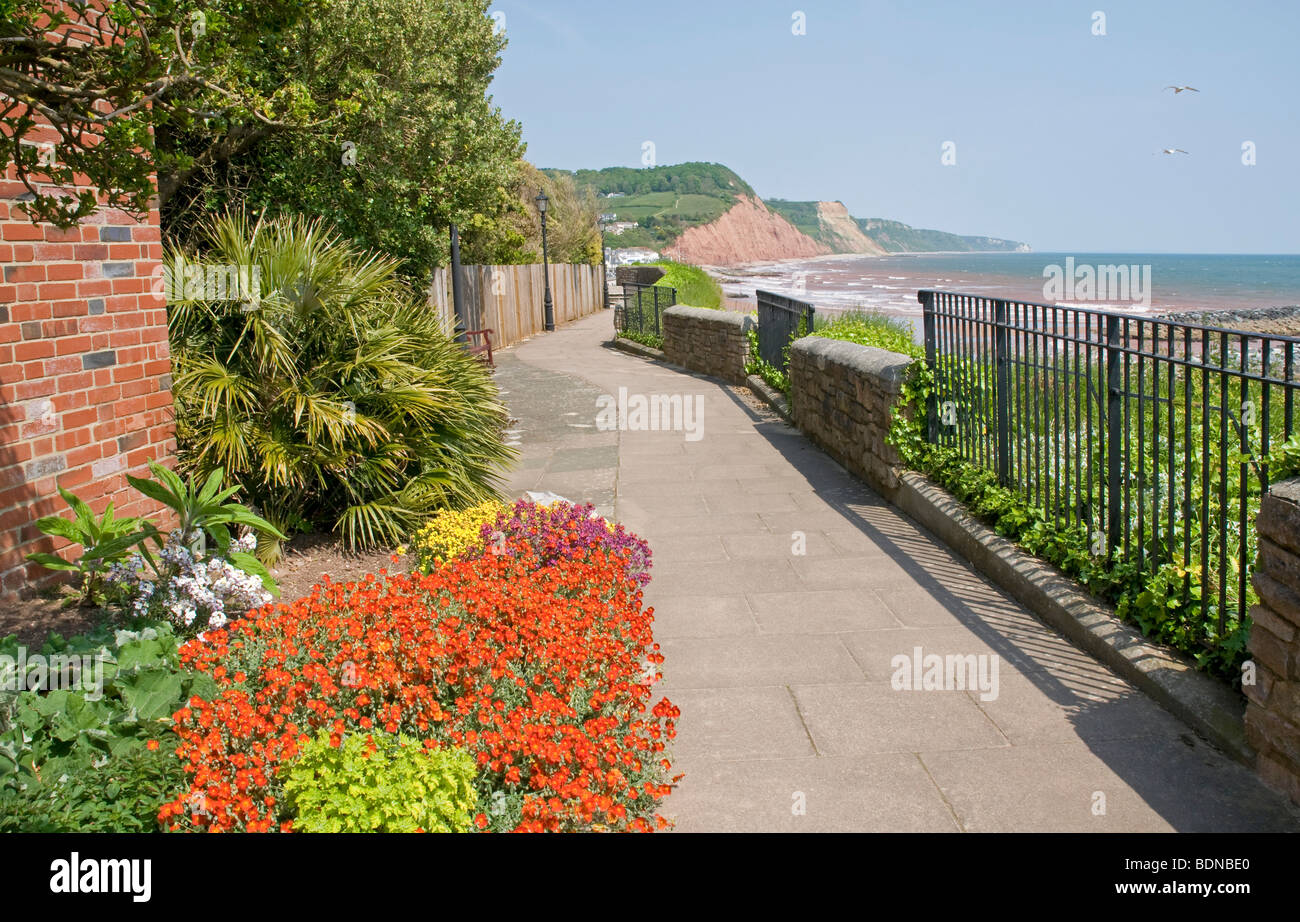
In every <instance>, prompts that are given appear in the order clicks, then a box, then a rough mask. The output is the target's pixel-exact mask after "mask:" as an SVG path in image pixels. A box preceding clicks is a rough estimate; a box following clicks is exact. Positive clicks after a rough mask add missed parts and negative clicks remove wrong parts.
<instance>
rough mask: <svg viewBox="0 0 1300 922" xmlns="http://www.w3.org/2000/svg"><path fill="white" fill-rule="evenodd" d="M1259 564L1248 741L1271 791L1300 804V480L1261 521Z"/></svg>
mask: <svg viewBox="0 0 1300 922" xmlns="http://www.w3.org/2000/svg"><path fill="white" fill-rule="evenodd" d="M1255 524H1256V528H1257V530H1258V532H1259V561H1258V564H1257V566H1256V568H1255V576H1254V585H1255V590H1256V591H1257V592H1258V593H1259V599H1260V604H1259V605H1256V606H1254V607H1253V608H1252V609H1251V610H1250V616H1251V620H1252V622H1253V624H1252V626H1251V629H1250V657H1251V659H1250V662H1251V663H1253V665H1254V667H1255V682H1254V684H1253V685H1252V684H1250V683H1249V682H1248V681H1243V683H1242V690H1243V691H1244V692H1245V693H1246V700H1247V704H1246V739H1247V740H1249V741H1250V744H1251V745H1252V746H1254V747H1255V751H1256V752H1257V753H1258V756H1257V760H1256V767H1257V768H1258V770H1259V773H1260V776H1261V777H1262V778H1263V779H1264V781H1265V782H1266V783H1268V784H1269V785H1271V786H1272V787H1275V788H1277V789H1278V790H1280V791H1282V792H1283V793H1285V794H1286V795H1287V796H1289V797H1290V798H1291V799H1292V800H1293V801H1295V802H1296V803H1300V479H1296V480H1286V481H1283V482H1281V483H1276V484H1273V486H1272V488H1271V491H1270V492H1269V493H1268V494H1266V495H1265V496H1264V498H1263V500H1262V501H1261V503H1260V508H1259V515H1258V516H1257V518H1256V520H1255Z"/></svg>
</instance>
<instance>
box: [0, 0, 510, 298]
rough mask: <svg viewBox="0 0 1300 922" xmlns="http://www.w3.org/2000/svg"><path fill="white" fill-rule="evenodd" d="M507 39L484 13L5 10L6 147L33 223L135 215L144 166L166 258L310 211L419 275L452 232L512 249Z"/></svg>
mask: <svg viewBox="0 0 1300 922" xmlns="http://www.w3.org/2000/svg"><path fill="white" fill-rule="evenodd" d="M504 44H505V37H504V35H503V34H500V33H498V32H497V31H496V30H495V29H494V23H493V20H492V19H491V18H490V17H489V16H488V0H432V2H430V0H112V2H107V3H97V4H94V5H91V4H80V3H68V4H64V3H60V2H58V0H0V135H2V137H0V140H2V141H3V143H4V144H5V145H6V147H7V148H8V151H7V153H8V154H9V159H12V160H14V161H15V162H16V163H17V165H18V174H19V178H20V179H21V180H22V181H23V182H24V183H26V184H27V185H28V189H29V191H30V192H31V193H32V196H31V201H30V202H29V203H28V211H29V213H30V214H31V216H32V217H33V218H34V219H40V220H49V221H54V222H56V223H59V224H61V225H64V226H66V225H69V224H72V223H75V222H76V221H78V220H80V219H82V218H84V217H86V216H87V215H88V214H90V213H91V212H92V211H93V210H94V209H95V207H96V203H97V200H99V199H101V198H102V199H104V200H105V202H106V203H107V204H108V205H110V206H112V207H119V208H123V209H125V210H127V211H129V212H131V213H133V214H135V215H136V216H141V215H143V214H144V213H145V212H147V210H148V209H149V207H150V205H151V199H152V196H153V195H154V193H155V186H154V174H155V173H156V177H157V185H156V193H157V201H158V203H159V207H160V208H161V210H162V218H163V229H164V232H165V234H166V236H167V237H168V239H169V240H172V241H173V242H175V243H177V244H179V245H188V246H193V245H196V244H197V243H198V240H199V238H200V236H201V231H200V230H199V228H200V226H201V225H202V224H203V220H204V218H205V217H207V216H208V215H210V214H213V213H220V212H222V211H224V210H227V209H234V210H247V211H252V212H263V211H264V212H267V213H269V214H270V215H272V216H274V215H277V214H305V215H311V216H320V217H323V218H325V219H326V220H328V221H329V222H330V223H331V224H332V225H334V226H335V227H337V228H338V230H339V232H340V233H342V234H343V235H344V236H346V237H348V238H350V239H352V240H353V241H355V242H357V243H358V244H359V245H360V246H362V247H364V248H367V249H378V250H381V251H383V252H385V253H388V254H390V255H392V256H394V257H395V258H396V259H397V260H398V261H399V272H401V273H402V274H404V275H405V276H407V277H408V278H409V279H416V278H423V277H424V276H425V275H426V274H427V272H428V270H429V269H431V268H432V267H433V266H436V265H440V264H445V262H446V258H447V247H448V244H447V228H448V225H449V224H450V223H452V222H456V223H459V224H461V225H462V226H465V227H467V228H469V230H470V233H471V236H473V235H474V234H475V233H479V234H481V235H482V236H484V237H485V239H487V238H491V239H493V240H494V241H495V242H496V243H497V244H498V245H499V246H500V247H503V248H504V249H505V250H506V251H507V252H509V251H510V245H511V243H512V241H511V240H509V239H505V238H503V235H502V233H501V232H500V230H499V229H498V228H496V227H495V226H494V225H495V224H496V222H498V221H500V220H502V218H503V216H505V215H506V214H507V212H508V210H509V209H511V208H514V207H516V195H515V193H516V191H517V187H518V184H519V182H520V175H521V168H520V158H521V156H522V154H523V145H522V143H521V141H520V128H519V126H518V125H517V124H516V123H514V122H511V121H507V120H506V119H505V118H504V117H503V116H502V115H501V113H500V111H499V110H498V109H497V108H496V107H495V106H494V105H493V104H492V100H491V97H490V96H489V95H488V87H489V84H490V83H491V80H492V75H493V73H494V71H495V70H496V67H497V66H498V65H499V63H500V52H501V49H502V48H503V47H504ZM42 120H43V121H44V122H48V123H50V125H52V126H53V128H52V129H51V128H50V127H46V126H45V125H44V124H43V121H42ZM52 130H53V132H54V133H55V134H56V136H57V137H56V143H55V145H54V148H53V151H52V153H51V150H50V149H49V148H48V147H46V146H41V145H42V144H44V142H46V141H48V140H49V139H50V134H51V131H52ZM78 177H85V178H88V179H89V185H85V184H84V183H83V184H82V186H81V187H80V188H78V189H75V190H74V189H71V186H72V185H73V183H74V181H75V180H76V179H77V178H78ZM525 243H526V241H523V240H515V241H513V244H514V245H515V248H516V249H517V250H520V253H519V255H520V256H522V254H524V253H526V252H527V248H526V246H523V245H524V244H525Z"/></svg>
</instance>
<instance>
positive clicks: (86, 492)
mask: <svg viewBox="0 0 1300 922" xmlns="http://www.w3.org/2000/svg"><path fill="white" fill-rule="evenodd" d="M26 194H27V190H26V189H25V188H24V187H23V185H22V184H21V183H19V182H17V181H16V179H15V171H14V167H13V165H12V163H10V164H8V165H7V166H6V170H5V173H4V174H3V176H2V177H0V600H4V599H13V598H15V597H16V596H18V595H19V594H20V593H21V592H22V591H23V590H29V589H31V588H34V587H35V586H36V585H37V584H39V583H43V582H49V581H50V580H51V579H53V578H54V575H53V574H51V573H49V572H48V571H46V570H44V569H43V568H40V567H37V566H36V565H34V564H28V563H27V562H26V560H25V559H24V558H25V555H26V554H27V553H30V552H31V551H35V550H51V549H57V548H56V546H55V545H54V543H52V542H51V541H50V540H49V539H46V538H44V537H43V536H42V535H40V533H39V532H38V531H37V530H36V528H35V526H34V525H33V524H32V523H33V522H34V521H35V520H36V519H37V518H39V517H41V516H44V515H49V514H51V513H55V512H61V511H63V510H64V509H66V506H65V505H64V503H63V501H62V500H61V499H60V498H59V496H58V491H57V490H56V488H55V487H56V484H57V485H59V486H63V487H65V488H67V489H70V490H71V491H73V492H74V493H76V494H78V495H79V496H81V497H82V498H83V499H85V500H86V501H87V502H89V503H90V505H91V507H92V508H93V509H95V510H96V511H97V512H98V511H101V510H102V509H103V508H104V507H105V506H106V505H107V504H108V502H109V501H110V500H113V501H114V502H115V503H116V510H117V511H118V512H120V513H122V514H125V515H138V514H144V513H147V512H153V511H156V510H155V508H154V507H153V506H152V505H147V502H148V501H145V500H143V499H142V498H141V497H140V496H139V494H136V493H134V491H131V490H130V488H129V487H128V485H127V483H126V478H125V474H126V473H128V472H130V473H140V472H141V471H142V470H144V469H145V462H146V461H147V460H150V459H167V458H169V457H170V456H171V455H172V454H173V453H174V448H175V445H174V441H173V433H172V427H171V418H172V413H171V408H172V400H171V392H170V371H171V367H170V356H169V353H168V348H167V313H166V305H165V303H164V300H163V297H162V295H161V286H160V285H157V286H155V280H156V279H158V278H160V275H161V269H160V268H159V267H160V260H161V256H162V244H161V238H160V231H159V223H158V212H157V211H156V210H155V211H153V212H151V213H150V215H149V218H148V220H147V221H145V222H143V223H140V222H136V221H135V220H133V219H131V218H130V217H129V216H127V215H125V214H123V213H121V212H118V211H114V210H107V209H101V210H100V211H99V212H97V213H96V214H94V215H92V216H91V217H89V218H87V219H86V220H84V221H83V222H82V223H81V224H80V225H78V226H77V227H73V228H71V229H69V230H60V229H58V228H56V227H53V226H51V225H45V224H41V225H33V224H32V223H31V222H30V221H29V220H28V219H27V218H26V217H25V216H23V215H21V214H19V213H17V212H16V210H15V207H14V206H15V205H16V204H18V203H19V202H21V200H22V198H23V197H24V196H25V195H26ZM155 287H157V290H158V293H157V294H155Z"/></svg>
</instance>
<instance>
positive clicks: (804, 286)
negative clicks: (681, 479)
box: [718, 253, 1300, 314]
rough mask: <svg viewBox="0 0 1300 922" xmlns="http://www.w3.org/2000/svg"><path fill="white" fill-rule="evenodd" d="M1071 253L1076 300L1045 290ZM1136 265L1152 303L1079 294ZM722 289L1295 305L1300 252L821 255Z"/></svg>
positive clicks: (832, 299)
mask: <svg viewBox="0 0 1300 922" xmlns="http://www.w3.org/2000/svg"><path fill="white" fill-rule="evenodd" d="M1067 257H1073V258H1074V265H1075V277H1076V285H1075V288H1074V289H1067V290H1065V292H1064V293H1065V294H1066V295H1075V296H1074V297H1069V296H1066V297H1051V294H1052V292H1050V291H1045V288H1044V286H1045V284H1046V282H1047V279H1046V278H1045V277H1044V269H1045V268H1046V267H1049V266H1058V267H1060V268H1059V271H1060V273H1061V276H1062V277H1063V276H1064V275H1065V271H1066V266H1067V263H1066V259H1067ZM1107 265H1126V266H1137V267H1138V269H1137V270H1136V273H1135V274H1134V279H1135V280H1141V279H1146V278H1149V280H1150V282H1149V288H1146V289H1144V290H1145V291H1146V292H1147V293H1148V294H1149V297H1147V298H1146V299H1145V300H1146V301H1147V302H1149V303H1136V302H1138V301H1139V300H1140V299H1139V297H1138V295H1137V291H1136V288H1134V289H1131V290H1130V291H1129V299H1128V300H1127V301H1126V300H1124V299H1122V298H1117V297H1115V295H1116V294H1118V293H1117V292H1113V291H1103V290H1098V289H1099V288H1100V286H1096V287H1095V288H1094V291H1093V292H1091V293H1088V292H1082V294H1084V295H1086V297H1079V296H1078V295H1079V294H1081V292H1080V291H1079V290H1078V282H1077V279H1078V277H1079V273H1080V271H1081V267H1083V266H1090V267H1096V266H1107ZM718 274H719V275H720V277H721V278H722V279H723V282H724V288H725V289H726V290H727V292H728V294H737V295H740V294H748V295H749V297H750V298H752V297H753V292H754V290H755V289H758V288H765V289H768V290H774V291H780V292H782V293H788V294H793V295H794V296H795V297H802V298H803V299H804V300H807V301H811V302H813V303H814V304H817V305H818V307H821V308H825V309H831V310H834V309H845V308H852V307H864V308H870V309H876V310H884V311H887V312H890V313H901V314H911V313H919V311H920V307H919V305H918V303H917V301H916V292H917V290H918V289H921V288H942V289H947V290H952V291H964V292H970V293H972V294H985V295H1000V296H1004V297H1012V298H1019V299H1023V300H1028V301H1045V302H1049V303H1050V302H1055V303H1061V304H1067V303H1068V304H1080V305H1084V306H1089V307H1097V308H1107V309H1109V308H1119V309H1132V310H1137V311H1148V310H1149V311H1151V312H1163V311H1177V310H1207V309H1215V308H1232V309H1243V308H1260V307H1282V306H1289V305H1300V255H1276V256H1269V255H1258V256H1254V255H1252V256H1232V255H1199V254H1170V253H955V254H935V255H923V256H823V257H818V258H816V259H810V260H798V261H793V260H792V261H787V262H782V263H777V264H768V265H762V266H750V267H745V268H741V269H729V270H720V271H719V273H718Z"/></svg>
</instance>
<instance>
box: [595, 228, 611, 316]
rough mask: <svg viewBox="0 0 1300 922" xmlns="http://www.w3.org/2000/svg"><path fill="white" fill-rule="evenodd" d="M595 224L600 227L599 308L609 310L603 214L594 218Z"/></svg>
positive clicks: (607, 268) (607, 267)
mask: <svg viewBox="0 0 1300 922" xmlns="http://www.w3.org/2000/svg"><path fill="white" fill-rule="evenodd" d="M596 224H597V226H598V227H599V228H600V290H601V302H600V308H601V310H609V266H608V265H606V263H605V228H606V227H607V226H608V225H607V224H606V223H605V218H604V216H603V215H602V216H600V217H598V218H597V219H596Z"/></svg>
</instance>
